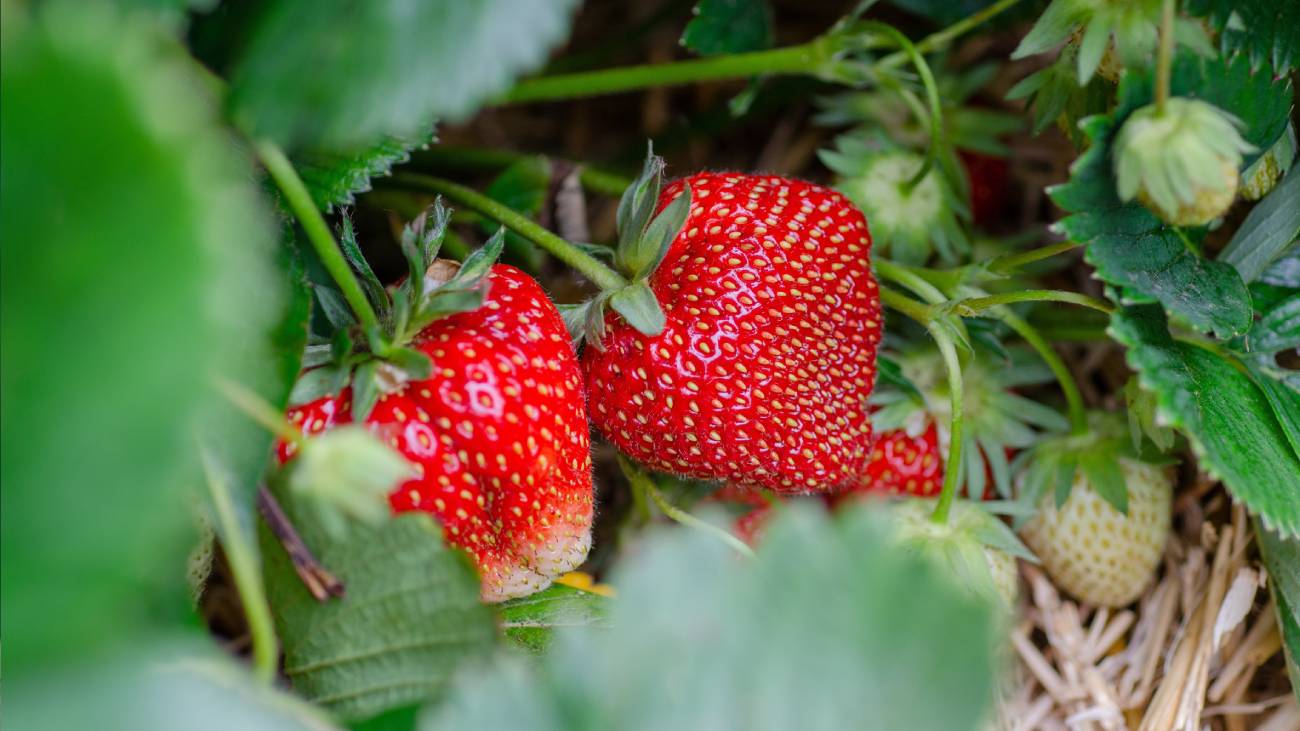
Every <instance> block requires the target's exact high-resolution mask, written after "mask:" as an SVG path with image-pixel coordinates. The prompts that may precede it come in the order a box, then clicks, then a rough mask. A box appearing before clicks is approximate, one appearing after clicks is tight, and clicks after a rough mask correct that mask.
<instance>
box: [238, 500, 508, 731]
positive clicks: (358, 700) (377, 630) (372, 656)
mask: <svg viewBox="0 0 1300 731" xmlns="http://www.w3.org/2000/svg"><path fill="white" fill-rule="evenodd" d="M279 497H280V498H281V504H282V505H283V506H284V509H285V512H286V513H287V514H288V516H289V518H290V519H291V520H292V522H293V524H294V525H295V526H296V527H297V528H298V531H299V533H300V534H301V535H302V538H303V540H304V541H305V542H306V544H307V545H308V546H309V547H310V548H311V550H312V551H313V552H314V553H315V555H316V557H317V558H318V559H320V561H321V563H322V564H323V565H324V566H325V567H327V568H328V569H329V570H330V571H331V573H333V574H334V575H335V576H337V577H338V578H339V579H340V580H341V581H342V582H343V584H344V585H345V586H346V587H347V594H346V596H344V597H342V598H339V599H330V600H327V601H325V602H320V601H317V600H316V599H315V598H314V597H313V596H312V595H311V594H310V593H309V592H308V591H307V588H306V587H305V586H303V584H302V582H301V580H299V578H298V576H297V574H296V573H295V572H294V569H293V566H292V564H291V562H290V561H289V557H288V555H287V554H286V553H285V551H284V549H283V548H282V547H281V546H280V545H279V543H278V542H277V541H276V539H275V538H274V536H272V535H271V533H270V530H269V529H267V528H266V527H265V525H263V527H262V530H261V541H262V552H263V555H264V556H265V560H266V576H267V593H268V596H269V598H270V601H271V606H272V608H273V609H274V612H275V620H276V629H277V631H278V633H279V635H280V640H281V642H282V643H283V645H284V673H285V675H286V676H287V677H288V678H289V682H290V683H291V684H292V686H293V689H294V691H295V692H296V693H297V694H298V695H300V696H302V697H304V698H306V699H307V700H309V701H312V702H313V703H316V704H317V705H320V706H323V707H324V708H325V709H327V710H329V711H330V712H332V713H333V714H335V715H336V716H338V717H339V718H342V719H345V720H349V721H355V720H360V719H364V718H368V717H371V716H374V715H376V714H378V713H381V712H383V711H385V710H388V709H391V708H395V707H398V706H404V705H409V704H413V703H420V702H425V701H429V700H433V699H435V698H437V697H438V696H439V695H441V694H442V692H443V691H444V689H445V688H446V687H447V684H448V683H449V682H450V680H451V678H452V677H453V675H454V674H455V673H456V671H457V670H458V669H459V668H461V667H462V666H463V665H464V664H465V663H467V662H471V661H473V660H475V659H477V658H480V657H482V656H483V654H484V653H485V652H486V651H487V650H488V649H489V648H491V647H492V646H493V644H494V639H495V637H496V626H495V623H494V621H493V619H492V613H491V610H489V609H488V608H487V607H485V606H483V605H482V604H481V603H480V602H479V587H478V580H477V579H476V578H475V576H474V570H473V568H472V567H471V565H470V562H469V561H468V560H467V558H466V557H465V556H463V555H462V554H461V553H460V552H458V551H453V550H451V549H449V548H447V547H446V546H445V545H444V544H443V541H442V536H441V533H440V531H439V530H438V527H437V525H436V524H435V523H434V522H433V519H432V518H430V517H429V516H428V515H423V514H408V515H402V516H398V517H396V518H393V519H392V520H389V521H385V522H384V523H382V524H381V525H379V526H377V527H366V526H361V525H353V526H352V528H351V530H350V531H349V533H348V535H347V537H346V538H344V539H337V538H333V537H331V535H330V534H329V533H328V532H327V531H326V530H325V528H324V526H323V525H322V524H321V523H320V522H319V521H318V520H317V519H316V518H315V517H314V516H313V515H312V514H311V513H309V512H307V511H305V510H303V506H302V505H301V502H300V501H299V500H297V499H295V498H294V497H293V496H292V495H280V496H279Z"/></svg>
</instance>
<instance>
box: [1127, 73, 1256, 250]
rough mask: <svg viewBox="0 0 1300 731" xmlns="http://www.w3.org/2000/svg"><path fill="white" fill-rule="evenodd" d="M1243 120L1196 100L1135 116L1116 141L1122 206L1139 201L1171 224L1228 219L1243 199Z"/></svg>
mask: <svg viewBox="0 0 1300 731" xmlns="http://www.w3.org/2000/svg"><path fill="white" fill-rule="evenodd" d="M1240 126H1241V122H1240V120H1238V119H1237V118H1235V117H1233V116H1232V115H1230V114H1228V113H1227V112H1224V111H1222V110H1220V109H1218V108H1217V107H1215V106H1213V105H1211V104H1207V103H1206V102H1203V101H1199V100H1196V99H1186V98H1181V97H1175V98H1173V99H1170V100H1168V102H1166V104H1165V108H1164V109H1163V110H1161V109H1160V108H1159V107H1158V106H1157V105H1155V104H1151V105H1148V106H1145V107H1143V108H1141V109H1139V110H1137V111H1136V112H1134V113H1133V114H1132V115H1131V116H1130V117H1129V118H1128V121H1126V122H1125V123H1124V126H1123V127H1122V128H1121V129H1120V132H1119V137H1118V138H1117V139H1116V141H1115V152H1114V155H1115V177H1116V186H1117V190H1118V193H1119V197H1120V199H1121V200H1124V201H1128V200H1132V199H1133V198H1134V197H1136V198H1137V199H1138V200H1139V201H1141V203H1142V204H1143V205H1145V206H1146V207H1147V208H1149V209H1151V210H1152V211H1153V212H1154V213H1155V214H1156V215H1158V216H1159V217H1160V218H1161V219H1162V220H1164V221H1165V222H1167V223H1170V224H1173V225H1175V226H1204V225H1205V224H1208V223H1209V222H1211V221H1213V220H1214V219H1216V218H1218V217H1220V216H1222V215H1223V214H1224V213H1225V212H1226V211H1227V210H1228V207H1229V206H1231V205H1232V201H1233V198H1235V197H1236V194H1237V184H1238V172H1237V171H1238V169H1239V168H1240V167H1241V159H1242V155H1243V154H1244V153H1248V152H1251V151H1253V150H1254V149H1255V148H1254V147H1252V146H1251V145H1250V144H1249V143H1247V142H1246V141H1245V140H1243V139H1242V138H1241V134H1240V133H1239V132H1238V128H1239V127H1240Z"/></svg>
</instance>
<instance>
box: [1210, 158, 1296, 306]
mask: <svg viewBox="0 0 1300 731" xmlns="http://www.w3.org/2000/svg"><path fill="white" fill-rule="evenodd" d="M1297 238H1300V165H1297V166H1296V167H1294V168H1292V169H1291V172H1289V173H1288V174H1287V176H1286V177H1285V178H1283V179H1282V182H1281V183H1280V184H1279V185H1278V186H1277V187H1276V188H1274V189H1273V192H1272V193H1269V194H1268V197H1266V198H1265V199H1264V200H1263V201H1260V203H1259V205H1257V206H1255V207H1254V208H1253V209H1252V210H1251V212H1250V215H1248V216H1246V220H1245V221H1242V222H1241V226H1240V227H1239V228H1238V229H1237V231H1236V233H1234V234H1233V235H1232V241H1230V242H1229V243H1228V246H1227V248H1225V249H1224V250H1223V253H1222V254H1219V261H1222V262H1225V263H1228V264H1231V265H1233V266H1234V267H1236V268H1237V272H1238V273H1240V274H1241V278H1242V279H1243V280H1245V281H1246V282H1247V283H1250V282H1253V281H1255V280H1256V279H1258V278H1259V275H1260V274H1263V273H1264V270H1266V269H1268V267H1269V265H1270V264H1272V263H1273V260H1274V259H1276V258H1278V257H1279V256H1280V255H1281V254H1282V252H1283V251H1285V250H1286V247H1288V246H1290V245H1291V244H1292V243H1293V242H1294V241H1295V240H1296V239H1297Z"/></svg>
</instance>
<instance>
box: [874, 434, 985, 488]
mask: <svg viewBox="0 0 1300 731" xmlns="http://www.w3.org/2000/svg"><path fill="white" fill-rule="evenodd" d="M990 487H991V486H990ZM942 489H943V455H942V454H940V453H939V430H938V429H937V428H936V427H935V425H934V423H933V422H931V424H930V428H928V429H926V430H925V433H923V434H921V435H920V436H915V437H914V436H912V435H910V434H908V433H907V430H905V429H894V430H893V431H889V432H886V433H884V434H881V435H880V438H879V439H878V440H876V446H875V448H874V449H873V450H872V452H871V462H870V463H869V464H868V465H867V474H866V477H865V478H864V479H863V480H862V482H861V483H859V486H858V487H857V488H856V489H855V492H857V491H862V492H883V493H889V494H892V495H912V496H914V497H934V496H935V495H938V494H939V491H940V490H942Z"/></svg>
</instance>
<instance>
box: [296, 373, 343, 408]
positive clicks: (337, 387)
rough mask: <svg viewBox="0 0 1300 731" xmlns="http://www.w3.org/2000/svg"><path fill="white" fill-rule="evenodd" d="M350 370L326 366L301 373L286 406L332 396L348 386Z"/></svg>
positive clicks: (298, 404)
mask: <svg viewBox="0 0 1300 731" xmlns="http://www.w3.org/2000/svg"><path fill="white" fill-rule="evenodd" d="M349 375H351V370H350V369H348V368H343V367H340V366H332V365H326V366H321V367H319V368H313V369H311V370H309V371H307V372H306V373H303V374H302V376H301V377H299V378H298V381H297V383H294V384H293V391H292V392H290V394H289V401H288V404H287V405H293V406H300V405H302V404H305V403H308V402H311V401H315V400H316V399H319V398H324V397H326V396H333V395H334V394H337V393H339V392H340V391H342V390H343V387H344V386H346V385H348V376H349Z"/></svg>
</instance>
